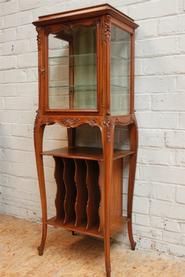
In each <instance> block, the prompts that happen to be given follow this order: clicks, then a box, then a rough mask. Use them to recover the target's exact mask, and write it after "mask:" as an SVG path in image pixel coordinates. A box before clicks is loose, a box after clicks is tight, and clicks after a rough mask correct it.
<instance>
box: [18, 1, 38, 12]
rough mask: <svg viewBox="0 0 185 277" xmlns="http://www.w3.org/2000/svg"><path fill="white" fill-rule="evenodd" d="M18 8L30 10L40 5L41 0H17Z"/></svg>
mask: <svg viewBox="0 0 185 277" xmlns="http://www.w3.org/2000/svg"><path fill="white" fill-rule="evenodd" d="M19 6H20V10H30V9H34V8H37V7H40V6H42V1H41V0H27V1H25V0H20V1H19Z"/></svg>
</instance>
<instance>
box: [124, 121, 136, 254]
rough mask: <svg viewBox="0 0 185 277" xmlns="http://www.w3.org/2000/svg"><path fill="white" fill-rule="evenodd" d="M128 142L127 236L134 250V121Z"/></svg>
mask: <svg viewBox="0 0 185 277" xmlns="http://www.w3.org/2000/svg"><path fill="white" fill-rule="evenodd" d="M130 144H131V150H132V151H134V154H133V155H131V157H130V160H129V182H128V200H127V217H128V236H129V240H130V245H131V249H132V250H135V247H136V242H135V241H134V238H133V230H132V206H133V194H134V182H135V173H136V162H137V148H138V130H137V123H136V121H135V122H134V124H132V125H131V126H130Z"/></svg>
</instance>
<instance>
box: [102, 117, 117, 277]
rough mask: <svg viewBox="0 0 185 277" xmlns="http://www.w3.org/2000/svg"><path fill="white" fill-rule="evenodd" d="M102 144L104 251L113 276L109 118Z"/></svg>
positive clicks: (112, 132)
mask: <svg viewBox="0 0 185 277" xmlns="http://www.w3.org/2000/svg"><path fill="white" fill-rule="evenodd" d="M101 132H102V144H103V153H104V155H103V157H104V182H103V190H102V191H103V195H102V197H103V198H104V199H103V200H104V201H103V203H104V207H103V213H104V251H105V268H106V276H107V277H110V276H111V261H110V205H109V204H110V197H111V195H110V186H111V180H112V165H113V147H114V125H113V124H112V122H111V121H110V120H109V119H105V121H104V122H103V127H102V130H101Z"/></svg>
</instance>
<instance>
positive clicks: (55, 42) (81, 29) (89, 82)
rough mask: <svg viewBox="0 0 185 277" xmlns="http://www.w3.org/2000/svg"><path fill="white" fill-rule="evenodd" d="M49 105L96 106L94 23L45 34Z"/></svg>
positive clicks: (66, 27) (94, 107)
mask: <svg viewBox="0 0 185 277" xmlns="http://www.w3.org/2000/svg"><path fill="white" fill-rule="evenodd" d="M48 48H49V108H50V109H77V110H78V109H79V110H84V109H96V107H97V104H96V97H97V96H96V95H97V78H96V26H82V25H78V26H65V27H63V28H62V30H61V31H60V32H58V33H56V34H49V47H48Z"/></svg>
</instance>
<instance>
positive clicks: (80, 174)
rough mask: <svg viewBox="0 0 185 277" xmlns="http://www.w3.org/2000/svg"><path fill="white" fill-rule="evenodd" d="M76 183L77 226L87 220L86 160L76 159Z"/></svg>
mask: <svg viewBox="0 0 185 277" xmlns="http://www.w3.org/2000/svg"><path fill="white" fill-rule="evenodd" d="M75 183H76V189H77V196H76V202H75V213H76V221H75V226H80V225H81V224H84V223H86V222H87V214H86V206H87V197H88V192H87V186H86V164H85V160H79V159H75Z"/></svg>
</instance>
